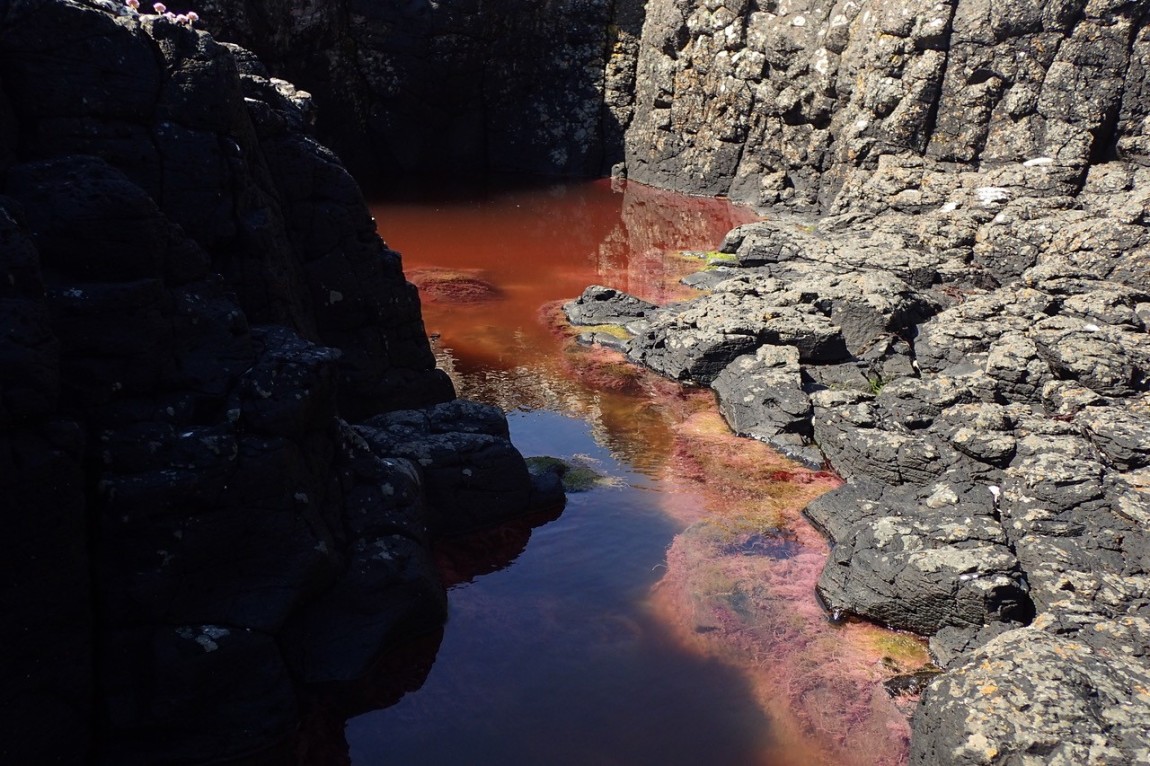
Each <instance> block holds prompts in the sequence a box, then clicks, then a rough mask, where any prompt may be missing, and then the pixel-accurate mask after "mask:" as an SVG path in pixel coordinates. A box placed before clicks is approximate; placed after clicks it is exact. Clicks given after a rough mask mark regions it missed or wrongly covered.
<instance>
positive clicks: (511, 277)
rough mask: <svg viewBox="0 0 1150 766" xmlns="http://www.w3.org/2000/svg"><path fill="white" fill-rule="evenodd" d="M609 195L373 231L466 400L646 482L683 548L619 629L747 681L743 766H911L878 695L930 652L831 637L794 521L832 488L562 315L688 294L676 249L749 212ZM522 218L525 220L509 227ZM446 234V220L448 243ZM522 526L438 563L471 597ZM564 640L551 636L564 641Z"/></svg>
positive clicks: (501, 206) (875, 630)
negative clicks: (592, 297)
mask: <svg viewBox="0 0 1150 766" xmlns="http://www.w3.org/2000/svg"><path fill="white" fill-rule="evenodd" d="M605 183H606V182H602V183H600V184H598V185H597V186H595V187H587V188H589V189H591V191H593V192H594V193H587V190H586V189H584V191H572V189H574V188H576V187H553V188H552V187H548V188H547V190H546V191H545V193H544V195H543V196H544V197H547V195H552V196H553V197H554V198H562V201H563V203H564V205H565V206H566V207H565V208H564V210H565V211H566V212H565V213H564V214H557V213H556V209H555V208H553V207H551V206H549V204H545V202H546V200H544V201H542V202H541V201H540V196H539V193H538V191H537V192H536V193H535V195H534V196H531V195H526V196H525V195H520V194H518V193H514V192H512V193H508V194H507V195H505V196H502V197H497V199H496V200H495V202H494V203H488V204H487V206H486V207H482V206H481V207H478V208H474V209H473V208H472V207H470V206H467V205H462V206H460V205H454V206H447V205H438V206H436V208H435V209H428V210H427V211H420V212H419V213H418V214H415V215H414V217H412V215H409V213H411V212H412V211H410V210H407V211H405V212H404V215H402V216H398V215H396V214H395V211H396V208H395V207H394V206H393V207H390V208H385V209H381V210H380V211H378V212H377V217H378V218H379V219H380V221H381V231H382V233H383V234H384V235H385V238H387V239H388V240H389V241H391V243H392V244H393V245H395V246H397V247H398V248H400V249H401V250H404V251H408V252H409V255H408V257H407V259H406V260H407V267H408V274H409V275H411V278H412V279H413V281H415V282H416V283H417V284H420V287H421V291H422V294H423V296H424V301H425V307H424V309H425V310H424V316H425V322H426V324H427V327H428V329H429V330H430V331H431V332H432V333H433V337H437V338H438V341H437V357H438V359H439V361H440V364H441V366H442V367H444V368H445V369H446V370H447V371H448V372H449V374H451V375H452V377H453V379H454V380H455V381H456V384H457V387H458V388H459V389H460V391H461V394H462V395H466V396H468V397H471V398H477V399H480V400H483V401H487V402H489V403H493V404H497V405H499V406H501V407H503V408H504V409H505V410H509V411H510V410H516V409H520V410H546V411H553V412H557V413H563V414H564V415H565V416H572V415H574V416H577V417H579V418H581V419H583V420H585V421H586V422H587V423H589V424H590V427H591V432H592V434H593V435H594V438H595V440H596V442H598V443H599V444H601V445H603V446H605V447H606V448H607V449H608V450H609V451H610V453H611V455H612V456H614V457H615V458H617V459H619V460H622V461H625V462H626V464H627V465H629V466H630V467H631V469H633V470H635V471H638V472H639V473H641V474H644V475H646V476H647V477H650V479H651V481H652V486H653V487H654V488H657V490H658V501H657V502H658V505H659V507H660V509H661V511H662V512H663V513H664V514H665V515H666V517H667V518H668V519H669V520H671V521H672V522H673V523H674V525H675V528H676V529H678V530H681V531H680V532H679V533H678V534H677V535H675V537H674V538H673V541H672V542H671V544H670V547H669V549H668V550H667V553H666V561H665V571H663V570H662V567H660V570H661V571H663V574H662V576H661V579H659V576H658V575H654V576H652V577H651V578H650V580H649V582H656V581H657V582H656V585H655V586H654V588H653V589H652V590H651V591H650V594H649V596H647V597H646V599H645V604H644V608H643V610H642V614H641V615H639V616H633V617H627V616H623V615H617V619H616V617H613V618H612V619H613V620H615V621H616V622H618V621H622V622H619V624H626V625H629V626H631V627H630V628H628V632H627V635H631V634H632V633H635V635H636V636H638V635H639V634H643V635H644V636H645V640H650V636H649V633H650V632H651V631H652V630H658V631H659V632H660V633H661V636H662V637H661V638H659V639H658V643H660V644H663V643H665V644H668V645H672V646H674V647H675V651H676V652H683V653H687V654H690V655H692V656H695V657H697V658H699V661H700V662H702V663H704V664H707V663H710V664H708V665H707V667H720V666H721V667H722V668H725V669H727V670H729V671H730V672H734V673H736V674H737V675H738V676H739V677H741V678H742V679H744V682H745V685H746V687H747V689H748V690H749V693H750V694H751V695H752V696H753V704H754V705H757V707H758V708H759V709H760V710H761V711H765V713H766V714H767V719H768V720H769V727H768V728H769V736H765V737H764V738H763V742H762V744H761V747H760V748H759V750H757V751H756V754H755V755H753V756H751V755H744V756H742V757H743V758H744V760H740V761H739V766H757V765H758V764H762V766H799V765H800V764H803V765H808V764H826V765H827V766H831V765H832V764H837V765H841V766H864V764H865V765H866V766H874V765H878V766H897V764H901V763H904V762H905V760H906V756H907V742H908V738H909V728H908V725H907V714H908V712H909V709H910V708H911V707H912V706H913V699H912V698H907V699H905V700H901V701H900V700H892V699H891V698H890V697H889V696H888V695H887V693H886V692H885V690H884V689H883V687H882V681H883V680H885V679H887V678H890V677H891V676H893V675H895V674H897V673H902V672H908V671H913V670H915V669H917V668H920V667H922V666H923V665H924V664H925V663H926V661H927V655H926V651H925V648H924V645H923V642H922V641H921V640H920V639H917V638H915V637H912V636H905V635H901V634H897V633H892V632H890V631H886V630H883V629H881V628H879V627H876V626H873V625H868V624H862V623H846V624H839V625H836V624H833V623H832V622H831V621H830V620H829V619H828V616H827V615H826V614H825V613H824V611H823V609H822V608H821V606H820V605H819V603H818V601H817V599H816V597H815V583H816V581H817V579H818V576H819V573H820V571H821V569H822V567H823V565H824V564H825V562H826V558H827V551H828V548H827V544H826V542H825V541H824V540H823V538H822V537H821V536H820V535H819V534H818V533H817V532H816V531H815V530H814V528H813V527H812V526H811V525H810V524H809V523H807V522H806V521H805V520H804V519H803V518H802V515H801V510H802V508H803V507H805V505H806V504H807V503H809V502H810V501H811V500H813V499H814V498H816V497H818V496H819V495H821V494H822V493H824V492H826V491H828V490H830V489H831V488H833V487H835V486H837V485H838V484H839V483H840V480H839V478H838V477H837V476H835V475H834V474H833V473H830V472H826V471H815V470H810V469H807V468H803V467H801V466H799V465H797V464H795V463H793V462H792V461H789V460H787V459H786V458H784V457H782V456H781V455H779V454H778V453H776V452H775V451H773V450H771V449H770V448H769V447H767V446H766V445H764V444H761V443H758V442H754V441H751V440H747V439H743V438H740V437H737V436H735V435H733V434H732V433H731V432H730V430H729V429H728V428H727V426H726V424H725V423H724V422H723V420H722V417H721V416H720V415H719V413H718V411H717V408H716V406H715V402H714V396H713V394H712V392H710V391H709V390H707V389H701V388H696V387H684V386H681V385H679V384H677V383H674V382H672V381H669V380H667V379H665V378H662V377H660V376H658V375H655V374H654V373H652V372H650V371H648V370H645V369H641V368H639V367H636V366H634V365H632V364H631V363H630V362H628V361H627V360H626V358H625V357H624V356H622V355H621V354H618V353H616V352H612V351H607V350H604V349H602V348H594V347H592V348H589V347H585V346H581V345H579V344H577V343H576V342H575V340H574V339H575V337H576V335H577V334H578V333H579V332H580V330H578V329H573V328H571V327H569V326H568V325H567V324H566V322H565V319H564V318H563V316H562V312H561V311H560V306H561V304H562V302H563V301H564V300H569V299H571V298H573V297H575V296H576V295H578V294H579V293H580V292H581V291H582V289H583V288H584V287H585V286H586V285H587V284H592V283H599V284H606V285H610V286H612V287H616V288H619V289H623V290H626V291H628V292H631V293H633V294H636V295H638V296H639V297H642V298H644V299H646V300H650V301H652V302H656V303H666V302H669V301H674V300H680V299H684V298H688V297H691V296H693V295H697V294H698V293H697V292H695V291H693V290H690V289H689V288H685V287H683V286H682V285H681V284H680V281H679V280H680V279H681V277H682V276H684V275H685V274H687V273H690V272H692V271H697V270H698V269H700V268H702V267H703V266H704V265H705V263H704V262H702V261H701V260H700V259H698V258H692V257H684V256H682V255H680V249H681V248H684V247H686V248H703V249H709V248H712V247H714V246H715V244H716V243H717V242H718V240H719V239H720V238H721V237H722V236H723V234H725V232H726V231H727V230H728V229H730V228H732V227H734V226H736V225H738V224H740V223H744V222H746V221H749V220H752V219H753V217H754V216H753V214H751V213H750V212H749V211H745V210H744V211H740V210H738V209H737V208H731V207H730V206H727V205H725V204H722V203H717V202H716V201H715V200H704V199H692V198H684V197H682V196H680V195H674V194H671V193H668V192H661V191H658V190H654V189H648V188H646V187H642V186H638V185H634V184H631V185H628V186H627V187H626V191H625V194H623V195H615V196H614V197H605V196H604V192H605V187H604V184H605ZM491 204H494V205H495V206H496V208H497V209H494V210H493V209H492V207H491V206H490V205H491ZM512 207H514V208H516V209H517V210H520V211H521V212H520V213H519V214H518V215H519V216H521V218H516V219H514V220H515V222H513V223H508V218H507V216H506V214H507V213H508V211H510V209H511V208H512ZM445 217H446V218H447V219H449V220H452V221H453V225H452V226H451V227H449V228H448V229H447V230H444V227H443V225H442V221H443V220H444V218H445ZM573 222H574V223H573ZM432 234H434V236H433V235H432ZM408 237H411V240H410V246H409V244H408ZM416 255H417V256H418V259H417V258H415V257H414V256H416ZM413 266H414V267H415V268H414V269H413V268H412V267H413ZM428 275H431V276H430V277H429V276H428ZM440 277H442V278H440ZM470 280H475V281H476V282H479V283H482V284H483V285H490V286H491V287H492V288H493V289H494V290H496V291H498V293H497V294H498V296H499V300H494V301H493V300H488V299H486V298H480V299H478V300H473V299H471V297H470V292H469V291H470V289H471V288H470V286H471V285H474V284H475V283H474V282H472V281H470ZM439 284H451V285H453V287H452V288H450V289H444V290H440V289H439ZM456 285H468V286H469V287H465V288H460V289H458V290H456V289H455V287H454V286H456ZM476 289H477V290H478V292H476V295H479V294H482V290H481V289H480V288H478V287H477V288H476ZM541 307H542V308H541ZM596 491H597V492H598V491H602V492H610V491H612V490H610V489H607V490H596ZM592 494H593V493H592ZM531 526H534V525H533V524H530V525H526V526H524V527H523V528H518V527H516V528H508V529H504V530H500V531H497V532H496V533H495V534H496V537H497V538H498V539H495V540H488V541H486V542H484V541H480V543H478V549H477V550H476V551H472V550H471V549H470V548H467V547H466V546H465V547H464V548H459V547H456V548H454V549H452V548H450V547H442V546H441V548H440V550H439V557H440V563H441V565H442V568H443V570H444V573H445V576H446V578H447V579H448V581H449V582H464V583H466V582H470V581H471V580H472V579H473V578H474V577H476V576H477V575H479V574H482V573H483V572H484V571H487V570H488V569H491V568H493V566H503V565H504V564H505V563H507V562H509V561H510V560H511V559H514V558H515V557H516V556H517V555H518V552H519V551H520V550H521V549H522V548H523V546H524V545H526V544H527V540H528V537H530V536H531V535H532V530H531V528H530V527H531ZM544 529H545V528H544ZM544 534H545V533H544ZM473 547H474V546H473ZM488 547H491V548H494V549H496V550H498V551H499V555H498V559H499V562H500V563H499V564H497V565H491V564H489V563H485V562H484V557H483V550H479V549H486V548H488ZM473 552H474V553H475V555H474V556H472V553H473ZM645 587H646V586H645ZM472 608H476V607H472ZM510 619H511V616H510V615H504V617H503V618H502V619H500V620H497V621H496V622H499V623H506V622H509V621H510ZM612 624H615V622H612ZM553 627H554V631H553V632H554V635H556V636H561V635H564V634H565V633H566V632H568V631H566V630H565V629H564V628H563V626H562V625H561V624H559V623H556V625H555V626H553ZM539 629H540V628H538V627H536V628H533V630H539ZM549 635H550V633H549ZM629 643H631V642H629ZM727 670H724V673H725V672H727ZM586 735H587V737H589V738H594V737H595V736H596V735H595V732H594V731H588V732H586ZM756 747H758V746H756ZM596 757H597V758H599V759H602V758H604V757H606V756H605V755H604V753H602V752H599V753H597V754H596ZM612 762H613V761H612ZM620 762H622V761H620Z"/></svg>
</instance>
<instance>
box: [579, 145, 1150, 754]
mask: <svg viewBox="0 0 1150 766" xmlns="http://www.w3.org/2000/svg"><path fill="white" fill-rule="evenodd" d="M921 167H922V165H921V163H918V162H910V163H908V162H905V161H902V160H897V161H895V160H891V161H887V160H885V159H884V160H881V161H880V162H879V170H878V171H877V173H876V175H879V174H883V175H885V177H887V178H889V179H895V178H901V179H905V178H907V177H908V174H911V173H917V172H918V169H921ZM1035 167H1038V168H1044V169H1043V170H1042V171H1041V172H1040V173H1036V172H1035V171H1034V168H1035ZM1060 167H1061V166H1059V165H1041V166H1030V167H1027V166H1026V165H1025V164H1024V163H1016V164H1014V165H1009V164H1002V165H999V166H997V167H993V168H990V169H983V170H976V169H963V170H959V169H953V170H951V171H949V174H946V173H943V171H941V170H938V171H932V172H937V173H938V174H939V177H938V178H937V179H936V180H935V181H932V184H935V188H942V186H941V185H942V184H945V185H946V188H947V189H949V191H947V192H946V195H945V196H943V197H941V198H940V199H939V200H938V203H939V204H938V207H933V208H930V209H924V210H918V211H915V212H908V211H907V210H905V209H903V208H902V207H901V206H900V203H899V199H900V195H901V191H900V189H903V188H905V186H904V185H903V184H902V183H901V182H900V183H889V184H888V183H883V184H880V185H874V186H870V187H867V188H864V189H862V190H860V192H859V193H860V194H863V195H865V199H866V200H867V204H866V206H865V208H864V209H863V210H861V211H855V212H843V213H841V214H839V215H835V216H829V217H825V218H822V219H819V220H812V219H801V218H793V217H788V216H787V215H786V214H776V217H774V218H773V219H772V220H770V221H766V222H761V223H752V224H747V225H745V226H742V227H739V228H738V229H735V230H734V231H732V232H731V233H730V234H729V235H728V236H727V238H726V241H725V242H724V243H723V245H722V250H723V251H725V252H727V253H729V254H730V255H732V256H733V262H732V263H729V264H724V265H722V266H718V267H715V268H712V269H711V270H710V271H708V272H704V273H702V274H700V275H696V276H694V277H691V278H688V280H686V281H687V282H688V283H689V284H693V285H696V286H699V287H702V288H705V289H706V290H707V292H706V294H703V295H701V296H700V297H698V298H694V299H692V300H689V301H686V302H683V303H679V304H671V305H668V306H663V307H660V308H656V309H645V310H644V312H643V316H642V317H641V318H640V319H638V320H636V321H632V322H629V323H626V324H625V325H624V326H625V328H626V329H628V330H629V331H630V332H631V336H630V338H629V339H628V340H626V341H624V342H623V347H624V350H625V351H626V352H627V353H628V355H629V356H630V357H631V358H632V359H633V360H636V361H639V362H642V363H644V364H646V365H648V366H650V367H652V368H653V369H655V370H658V371H660V372H662V373H664V374H666V375H668V376H670V377H673V378H676V379H679V380H685V381H690V382H694V383H699V384H704V385H709V386H711V387H712V388H713V389H714V390H715V392H716V394H717V396H718V399H719V405H720V408H721V410H722V412H723V413H724V415H725V416H726V418H727V420H728V422H729V423H730V424H731V427H732V428H733V429H734V430H736V431H737V432H739V433H743V434H747V435H750V436H753V437H755V438H759V439H763V440H765V441H767V442H769V443H771V444H774V445H776V446H777V447H779V448H780V449H781V450H783V451H784V452H790V453H791V454H796V455H797V456H799V457H807V458H808V459H809V456H810V454H811V452H813V451H814V450H815V449H816V446H817V449H818V450H820V451H821V454H822V455H823V456H825V459H826V460H827V461H828V462H829V463H830V465H831V466H833V467H834V468H835V469H836V470H837V471H838V472H839V473H840V474H841V475H842V476H843V477H844V478H846V479H847V483H846V484H845V485H844V486H842V487H841V488H839V489H837V490H834V491H832V492H830V493H829V494H827V495H825V496H823V497H822V498H820V499H819V500H818V501H816V502H815V503H813V504H812V505H811V506H810V507H809V508H808V509H807V513H808V515H809V517H810V518H811V520H812V521H813V522H814V523H815V524H816V525H818V526H819V527H820V528H821V529H822V530H824V531H825V532H826V534H827V535H828V536H829V537H830V538H831V540H832V541H833V542H834V549H833V551H832V553H831V557H830V560H829V562H828V564H827V566H826V568H825V569H824V571H823V574H822V576H821V578H820V581H819V585H818V591H819V595H820V597H821V598H822V599H823V601H824V603H825V604H826V606H827V607H828V609H829V610H831V612H832V614H833V615H835V616H836V617H845V616H846V615H850V614H853V615H858V616H861V617H865V618H867V619H871V620H875V621H878V622H881V623H884V624H886V625H890V626H892V627H895V628H900V629H904V630H911V631H915V632H918V633H920V634H923V635H928V636H930V645H931V649H932V652H933V653H934V655H935V659H936V661H937V662H938V663H939V664H940V665H942V666H944V667H946V668H948V671H949V672H948V673H947V674H945V675H944V676H943V677H942V680H939V681H937V682H936V683H935V684H934V685H933V686H932V687H931V691H930V692H929V693H928V694H927V695H926V696H925V697H924V698H923V702H922V703H921V705H920V707H919V710H918V713H917V714H916V717H915V719H914V741H913V747H912V751H913V757H912V763H914V764H921V766H927V765H928V764H929V765H931V766H934V765H935V764H951V763H970V764H973V763H985V764H991V763H1003V762H1006V761H1005V760H1002V759H1004V758H1005V759H1008V760H1009V759H1020V760H1018V762H1020V763H1036V764H1037V763H1068V764H1069V763H1116V764H1117V763H1121V764H1127V763H1131V764H1132V763H1140V762H1142V761H1144V760H1145V758H1146V740H1145V735H1144V733H1143V730H1144V728H1145V727H1144V719H1145V717H1146V715H1147V710H1150V700H1148V699H1147V698H1146V695H1145V687H1144V681H1143V680H1142V679H1144V678H1145V677H1146V674H1147V673H1150V669H1148V667H1150V666H1148V664H1147V659H1146V652H1145V647H1146V645H1147V640H1148V638H1147V636H1148V635H1150V633H1148V632H1147V626H1146V620H1145V618H1146V616H1147V614H1148V613H1150V612H1148V610H1150V527H1148V525H1150V476H1148V474H1147V471H1148V470H1150V468H1148V466H1150V462H1148V456H1147V448H1146V446H1145V445H1146V443H1147V441H1148V440H1150V334H1148V328H1150V325H1148V324H1147V308H1148V306H1147V304H1148V302H1150V301H1148V298H1150V295H1148V294H1147V285H1148V284H1150V268H1147V261H1146V255H1145V254H1146V252H1147V248H1148V246H1150V238H1148V233H1150V232H1148V231H1147V221H1150V218H1147V210H1148V209H1150V208H1148V207H1147V200H1150V196H1148V190H1150V172H1148V171H1147V170H1146V169H1145V168H1143V167H1140V166H1137V165H1131V164H1127V163H1122V162H1111V163H1104V164H1097V165H1094V166H1091V167H1090V168H1089V171H1088V172H1087V173H1086V178H1085V185H1084V186H1083V189H1082V191H1081V192H1080V193H1078V194H1077V195H1075V196H1065V197H1064V196H1061V195H1058V196H1051V194H1050V189H1051V187H1050V186H1049V184H1047V181H1048V180H1049V179H1050V175H1048V174H1056V173H1059V172H1061V171H1060V170H1059V168H1060ZM1004 178H1013V179H1016V180H1015V181H1014V182H1013V183H1012V184H1011V185H1010V187H1009V188H1010V191H1009V192H1006V191H1001V193H1000V192H998V191H996V192H995V193H994V194H993V195H992V194H989V193H987V192H986V191H985V190H986V189H999V190H1001V189H1005V188H1006V187H1004V186H1000V185H999V184H1000V182H1001V179H1004ZM1060 188H1061V187H1060ZM596 289H597V290H599V291H600V292H602V291H603V290H604V288H596ZM626 302H627V299H626V296H623V295H618V294H615V295H613V296H612V303H614V304H625V303H626ZM569 316H570V317H572V318H573V319H578V317H579V313H578V312H577V311H573V312H569ZM1027 626H1031V627H1027ZM1000 679H1005V680H1000ZM988 690H989V691H988ZM1056 720H1057V721H1058V723H1057V725H1056V724H1055V723H1054V722H1055V721H1056ZM1048 722H1050V723H1049V725H1048ZM1010 762H1013V760H1011V761H1010Z"/></svg>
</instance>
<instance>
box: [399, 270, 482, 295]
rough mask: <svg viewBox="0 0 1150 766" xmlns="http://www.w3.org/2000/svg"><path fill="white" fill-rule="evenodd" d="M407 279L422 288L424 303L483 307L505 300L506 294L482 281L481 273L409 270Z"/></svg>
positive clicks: (476, 271) (477, 271) (420, 289)
mask: <svg viewBox="0 0 1150 766" xmlns="http://www.w3.org/2000/svg"><path fill="white" fill-rule="evenodd" d="M407 278H408V280H410V281H411V283H412V284H414V285H415V286H416V287H418V288H419V294H420V295H421V296H422V297H423V299H424V300H425V301H432V302H436V303H482V302H484V301H494V300H499V299H500V298H502V297H503V291H502V290H500V289H499V288H498V287H496V286H495V285H493V284H491V283H490V282H488V281H486V280H485V279H483V272H482V271H480V270H478V269H472V270H467V271H462V270H458V269H431V268H426V269H408V271H407Z"/></svg>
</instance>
